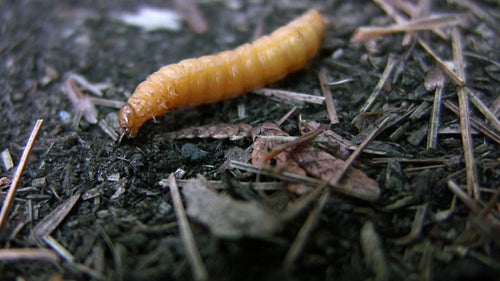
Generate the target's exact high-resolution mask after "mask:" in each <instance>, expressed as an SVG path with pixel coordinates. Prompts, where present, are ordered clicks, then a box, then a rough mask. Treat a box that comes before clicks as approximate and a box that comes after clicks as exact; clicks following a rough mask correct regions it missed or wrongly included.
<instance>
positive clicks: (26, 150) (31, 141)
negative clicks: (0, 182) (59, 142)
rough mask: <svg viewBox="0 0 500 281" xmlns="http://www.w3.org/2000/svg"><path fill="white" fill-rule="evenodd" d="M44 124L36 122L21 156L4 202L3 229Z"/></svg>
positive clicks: (0, 220)
mask: <svg viewBox="0 0 500 281" xmlns="http://www.w3.org/2000/svg"><path fill="white" fill-rule="evenodd" d="M42 124H43V119H38V120H37V121H36V123H35V127H33V130H32V131H31V135H30V137H29V139H28V143H27V144H26V147H25V148H24V150H23V154H22V155H21V160H19V165H18V166H17V169H16V173H15V174H14V178H13V179H12V183H11V184H10V187H9V191H8V192H7V196H5V200H4V203H3V206H2V211H1V212H0V228H2V224H3V221H4V220H5V217H6V216H7V213H8V211H9V207H10V202H12V199H13V198H14V193H15V192H16V189H17V184H18V183H19V180H20V179H21V174H22V173H23V170H24V166H26V161H27V160H28V155H29V154H30V151H31V148H32V147H33V144H34V142H35V139H36V136H37V135H38V132H39V131H40V128H41V127H42Z"/></svg>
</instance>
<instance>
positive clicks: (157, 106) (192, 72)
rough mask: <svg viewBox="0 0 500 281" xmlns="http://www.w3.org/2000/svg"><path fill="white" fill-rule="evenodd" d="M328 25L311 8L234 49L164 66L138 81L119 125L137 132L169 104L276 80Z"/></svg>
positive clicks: (309, 53) (314, 45) (314, 46)
mask: <svg viewBox="0 0 500 281" xmlns="http://www.w3.org/2000/svg"><path fill="white" fill-rule="evenodd" d="M324 28H325V22H324V19H323V17H322V16H321V14H319V13H318V12H317V11H315V10H311V11H309V12H307V13H305V14H303V15H302V16H300V17H299V18H297V19H295V20H293V21H292V22H290V23H289V24H287V25H285V26H283V27H280V28H279V29H277V30H276V31H274V32H273V33H272V34H271V35H269V36H263V37H261V38H259V39H257V40H256V41H254V42H252V43H250V44H248V43H247V44H244V45H242V46H240V47H238V48H236V49H235V50H232V51H225V52H221V53H219V54H217V55H210V56H203V57H200V58H196V59H187V60H183V61H181V62H179V63H177V64H171V65H167V66H164V67H162V68H160V69H159V70H158V71H157V72H155V73H153V74H151V75H150V76H149V77H148V78H147V79H146V80H145V81H144V82H142V83H140V84H139V85H138V86H137V88H136V89H135V92H134V93H133V94H132V95H131V96H130V97H129V99H128V101H127V104H125V105H124V106H123V107H122V109H121V110H120V114H119V121H120V126H121V127H122V129H123V131H124V132H125V133H126V134H128V136H130V137H134V136H135V135H136V134H137V132H138V130H139V127H140V126H142V124H143V123H144V122H145V121H147V120H149V119H151V118H153V117H154V116H158V115H161V114H163V113H164V112H165V110H167V109H172V108H177V107H182V106H187V105H193V106H194V105H199V104H206V103H214V102H218V101H221V100H224V99H229V98H232V97H236V96H239V95H241V94H243V93H245V92H247V91H249V90H253V89H256V88H259V87H262V86H264V85H266V84H268V83H272V82H275V81H277V80H279V79H281V78H283V77H284V76H286V75H287V74H288V73H290V72H293V71H296V70H298V69H300V68H302V67H303V66H304V65H305V64H306V62H307V60H308V59H310V58H312V57H313V56H314V55H315V54H316V52H317V50H318V47H319V45H320V43H321V39H322V36H323V31H324Z"/></svg>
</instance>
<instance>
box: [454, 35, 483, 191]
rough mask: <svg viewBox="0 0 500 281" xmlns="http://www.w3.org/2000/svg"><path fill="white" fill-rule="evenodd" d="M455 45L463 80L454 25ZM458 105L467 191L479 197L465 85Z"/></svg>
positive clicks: (461, 47)
mask: <svg viewBox="0 0 500 281" xmlns="http://www.w3.org/2000/svg"><path fill="white" fill-rule="evenodd" d="M451 35H452V36H451V39H452V46H453V60H454V62H455V66H456V72H457V75H458V77H460V79H461V80H463V81H466V80H465V62H464V56H463V46H462V43H463V42H462V36H461V34H460V30H459V29H458V28H457V27H454V28H453V30H452V33H451ZM457 94H458V105H459V108H460V128H461V130H462V143H463V148H464V154H465V171H466V174H467V176H466V177H467V192H468V193H469V194H474V198H476V199H479V197H480V193H479V183H478V181H477V173H476V164H475V161H474V145H473V143H472V137H471V133H470V131H471V125H470V119H469V116H470V109H469V96H468V95H467V92H466V91H465V89H464V87H463V86H458V89H457Z"/></svg>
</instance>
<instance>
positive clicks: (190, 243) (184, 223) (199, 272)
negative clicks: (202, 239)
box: [168, 173, 208, 280]
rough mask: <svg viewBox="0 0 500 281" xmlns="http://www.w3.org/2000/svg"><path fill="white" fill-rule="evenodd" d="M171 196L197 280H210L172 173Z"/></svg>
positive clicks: (170, 182)
mask: <svg viewBox="0 0 500 281" xmlns="http://www.w3.org/2000/svg"><path fill="white" fill-rule="evenodd" d="M168 180H169V187H170V194H171V195H172V201H173V204H174V209H175V214H176V215H177V221H178V223H179V230H180V233H181V239H182V243H183V244H184V247H185V249H186V256H187V259H188V261H189V263H190V264H191V270H192V271H193V275H194V279H195V280H208V272H207V269H206V268H205V265H204V264H203V260H202V259H201V256H200V252H199V251H198V248H197V247H196V242H195V241H194V236H193V232H192V231H191V227H190V226H189V222H188V219H187V216H186V212H185V210H184V205H183V204H182V199H181V195H180V193H179V187H178V186H177V182H176V180H175V175H174V174H173V173H172V174H170V176H169V177H168Z"/></svg>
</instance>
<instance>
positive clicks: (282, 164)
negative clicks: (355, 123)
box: [252, 123, 380, 200]
mask: <svg viewBox="0 0 500 281" xmlns="http://www.w3.org/2000/svg"><path fill="white" fill-rule="evenodd" d="M252 136H253V137H254V139H255V141H254V145H253V148H254V151H253V152H252V164H253V165H256V166H260V165H262V159H263V158H264V157H265V156H266V155H267V154H268V152H269V151H270V150H271V149H272V148H273V147H274V146H276V145H279V144H281V142H278V141H265V140H263V139H261V138H259V137H258V136H288V134H287V133H286V132H284V131H282V130H281V129H280V128H279V127H278V126H276V125H275V124H273V123H265V124H264V125H262V127H260V128H256V129H254V131H253V132H252ZM273 159H274V160H275V163H274V166H275V167H277V168H279V169H280V170H281V171H286V172H290V173H294V174H298V175H303V176H305V175H306V174H309V175H311V176H314V177H316V178H320V179H322V180H324V181H327V182H330V183H334V181H335V178H336V176H337V174H338V173H340V171H342V169H343V168H344V166H345V162H344V161H343V160H339V159H336V158H335V157H334V156H332V155H330V154H328V153H326V152H324V151H322V150H320V149H317V148H315V147H313V146H310V145H299V146H298V147H296V148H294V149H293V150H292V151H284V152H281V153H279V154H278V155H276V156H275V157H274V158H273ZM294 185H297V187H295V186H292V187H290V185H289V189H291V188H294V187H295V188H298V187H300V186H298V184H294ZM337 186H338V187H339V188H341V189H342V190H344V191H345V192H346V193H348V194H349V193H351V194H356V196H357V197H363V198H368V199H370V200H374V199H376V198H378V197H379V195H380V189H379V187H378V184H377V182H376V181H375V180H373V179H371V178H369V177H368V176H366V174H365V173H363V172H362V171H361V170H358V169H354V168H351V169H349V171H348V172H347V174H346V175H345V177H344V179H343V180H342V181H341V182H340V183H339V184H338V185H337ZM300 188H302V189H300V191H301V192H302V193H303V192H306V191H307V190H304V189H303V188H304V187H300ZM291 191H293V192H297V193H301V192H298V191H297V189H291Z"/></svg>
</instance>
